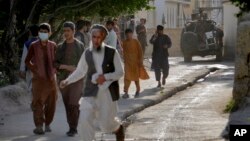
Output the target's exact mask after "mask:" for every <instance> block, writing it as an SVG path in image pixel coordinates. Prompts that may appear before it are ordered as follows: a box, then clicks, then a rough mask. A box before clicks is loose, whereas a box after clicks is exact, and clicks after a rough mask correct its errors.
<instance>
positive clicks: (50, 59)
mask: <svg viewBox="0 0 250 141" xmlns="http://www.w3.org/2000/svg"><path fill="white" fill-rule="evenodd" d="M50 32H51V28H50V25H49V24H47V23H42V24H41V25H40V26H39V34H38V35H39V40H38V41H35V42H33V43H32V44H31V45H30V48H29V52H28V55H27V57H26V59H25V64H26V65H27V67H28V68H29V69H30V70H31V72H32V74H33V78H32V94H33V97H32V110H33V117H34V122H35V126H36V128H35V129H34V131H33V132H34V133H35V134H44V130H43V125H44V123H45V132H51V129H50V124H51V122H52V120H53V118H54V113H55V109H56V99H57V92H56V80H55V74H56V69H55V68H54V61H55V50H56V44H55V43H54V42H52V41H50V40H49V34H50Z"/></svg>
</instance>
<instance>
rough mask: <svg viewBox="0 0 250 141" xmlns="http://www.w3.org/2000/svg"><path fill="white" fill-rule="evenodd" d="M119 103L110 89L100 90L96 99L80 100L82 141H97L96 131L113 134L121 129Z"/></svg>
mask: <svg viewBox="0 0 250 141" xmlns="http://www.w3.org/2000/svg"><path fill="white" fill-rule="evenodd" d="M117 109H118V108H117V102H116V101H113V100H112V98H111V94H110V92H109V90H108V89H99V91H98V94H97V96H96V97H82V98H81V99H80V111H81V113H80V125H79V126H80V135H81V139H82V141H93V140H95V131H96V130H97V129H98V128H99V129H100V130H101V131H102V132H106V133H111V132H114V131H116V130H118V129H119V127H120V122H119V120H118V118H117V117H116V116H117Z"/></svg>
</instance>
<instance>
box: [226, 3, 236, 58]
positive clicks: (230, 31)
mask: <svg viewBox="0 0 250 141" xmlns="http://www.w3.org/2000/svg"><path fill="white" fill-rule="evenodd" d="M223 10H224V18H223V19H224V29H223V30H224V46H225V50H224V56H225V58H228V59H233V58H234V57H235V46H236V33H237V24H238V20H237V17H235V14H236V13H237V12H238V11H239V9H238V8H237V7H235V6H234V5H232V4H231V2H229V1H224V2H223Z"/></svg>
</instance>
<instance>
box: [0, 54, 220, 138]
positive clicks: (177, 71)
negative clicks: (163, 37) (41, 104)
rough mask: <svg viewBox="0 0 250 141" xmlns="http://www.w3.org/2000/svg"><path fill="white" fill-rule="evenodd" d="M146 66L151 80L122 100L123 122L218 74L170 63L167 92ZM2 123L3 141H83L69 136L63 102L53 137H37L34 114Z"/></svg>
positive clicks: (209, 69) (206, 67) (208, 68)
mask: <svg viewBox="0 0 250 141" xmlns="http://www.w3.org/2000/svg"><path fill="white" fill-rule="evenodd" d="M144 64H145V66H146V68H147V69H148V73H149V76H150V79H149V80H146V81H141V87H142V88H141V94H140V96H139V98H133V95H134V93H135V86H134V85H133V83H132V84H131V87H130V91H129V95H130V97H131V98H129V99H120V100H119V102H118V105H119V113H118V115H119V117H120V118H121V119H122V120H125V119H126V118H127V117H129V116H131V115H133V114H134V113H136V112H139V111H141V110H143V109H145V108H147V107H149V106H152V105H155V104H157V103H160V102H161V101H163V100H165V99H166V98H168V97H170V96H172V95H174V94H176V93H177V92H179V91H182V90H184V89H186V88H187V87H189V86H191V85H193V84H194V83H195V82H196V81H198V80H199V79H202V78H204V77H206V75H208V74H209V73H210V72H212V71H215V70H216V69H215V68H214V67H213V65H211V64H209V65H206V64H205V65H196V64H184V63H183V64H182V63H180V62H178V61H176V60H175V59H173V60H172V59H170V74H169V77H168V78H167V81H166V85H165V86H164V87H163V88H156V86H157V82H156V81H155V77H154V72H152V71H150V70H149V68H150V60H145V62H144ZM120 92H121V94H123V93H122V92H123V79H121V80H120ZM0 122H3V125H0V140H1V141H7V140H8V141H34V140H39V141H40V140H43V141H58V140H60V141H64V140H65V141H66V140H67V141H79V136H76V137H75V138H68V137H66V135H65V132H66V130H68V127H67V122H66V117H65V110H64V107H63V104H62V101H61V99H60V98H59V100H58V104H57V110H56V115H55V119H54V122H53V123H52V130H53V132H52V133H49V134H45V135H44V136H35V135H34V134H33V133H32V130H33V128H34V125H33V119H32V112H31V111H30V110H29V111H27V112H23V113H20V114H14V115H8V116H5V117H4V120H3V121H0ZM100 135H101V134H97V139H100Z"/></svg>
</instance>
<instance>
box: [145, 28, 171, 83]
mask: <svg viewBox="0 0 250 141" xmlns="http://www.w3.org/2000/svg"><path fill="white" fill-rule="evenodd" d="M163 31H164V27H163V26H161V25H158V26H157V30H156V33H155V34H154V35H153V36H152V37H151V39H150V43H151V44H153V53H152V67H153V69H154V71H155V78H156V81H158V86H157V87H161V85H165V83H166V78H167V77H168V74H169V63H168V56H169V54H168V48H170V47H171V46H172V42H171V39H170V38H169V37H168V35H166V34H163ZM161 71H162V73H163V76H162V83H161Z"/></svg>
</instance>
